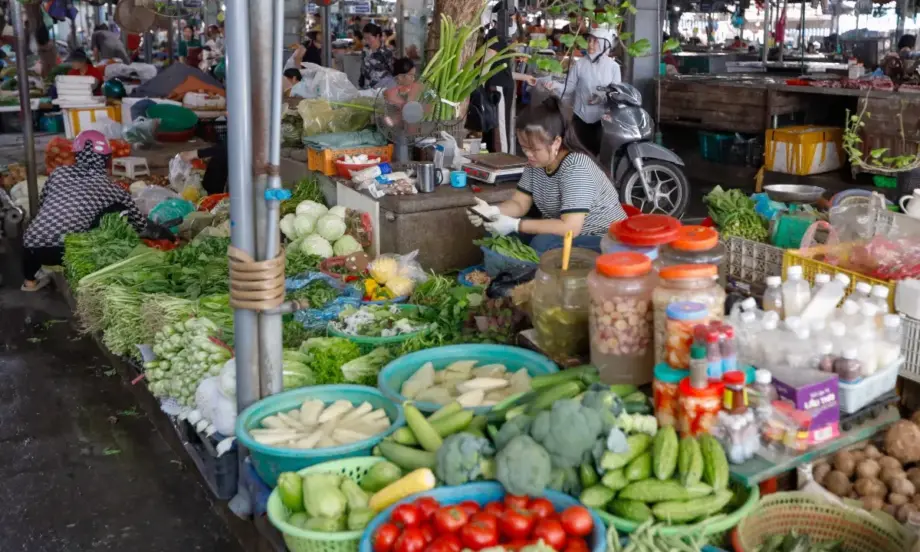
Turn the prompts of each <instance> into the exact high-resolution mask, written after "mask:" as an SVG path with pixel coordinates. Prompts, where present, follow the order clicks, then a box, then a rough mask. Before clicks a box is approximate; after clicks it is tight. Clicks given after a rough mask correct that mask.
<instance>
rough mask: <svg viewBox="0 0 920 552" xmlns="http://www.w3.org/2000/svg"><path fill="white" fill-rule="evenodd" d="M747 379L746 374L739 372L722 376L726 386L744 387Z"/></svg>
mask: <svg viewBox="0 0 920 552" xmlns="http://www.w3.org/2000/svg"><path fill="white" fill-rule="evenodd" d="M746 379H747V378H745V376H744V372H741V371H739V370H732V371H731V372H725V373H724V374H722V383H724V384H725V385H744V382H745V380H746Z"/></svg>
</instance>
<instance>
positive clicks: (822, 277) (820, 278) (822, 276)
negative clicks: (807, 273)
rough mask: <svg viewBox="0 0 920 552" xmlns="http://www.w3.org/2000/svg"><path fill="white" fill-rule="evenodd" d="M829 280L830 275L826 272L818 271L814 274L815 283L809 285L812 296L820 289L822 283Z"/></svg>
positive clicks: (822, 285)
mask: <svg viewBox="0 0 920 552" xmlns="http://www.w3.org/2000/svg"><path fill="white" fill-rule="evenodd" d="M830 281H831V275H830V274H828V273H827V272H819V273H817V274H815V284H814V285H813V286H812V287H811V295H812V297H814V295H815V294H816V293H818V292H819V291H821V288H822V287H824V285H825V284H827V283H828V282H830Z"/></svg>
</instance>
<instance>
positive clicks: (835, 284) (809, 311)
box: [802, 274, 849, 323]
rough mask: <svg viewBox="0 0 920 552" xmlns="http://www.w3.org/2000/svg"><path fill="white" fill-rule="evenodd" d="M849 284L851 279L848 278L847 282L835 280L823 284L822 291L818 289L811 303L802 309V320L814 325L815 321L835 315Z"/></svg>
mask: <svg viewBox="0 0 920 552" xmlns="http://www.w3.org/2000/svg"><path fill="white" fill-rule="evenodd" d="M825 276H826V274H825ZM844 277H846V276H844ZM848 284H849V278H847V281H846V282H844V281H843V279H837V278H834V279H833V280H832V281H829V282H826V283H825V284H823V285H822V286H821V287H820V289H819V288H817V287H816V288H815V289H816V291H815V293H814V295H812V296H811V301H809V302H808V304H807V305H806V306H805V308H804V309H802V319H803V320H805V321H806V322H808V323H812V322H814V321H815V320H826V319H828V318H830V317H831V315H832V314H834V309H836V308H837V304H838V303H840V300H841V299H843V297H844V295H846V290H847V285H848Z"/></svg>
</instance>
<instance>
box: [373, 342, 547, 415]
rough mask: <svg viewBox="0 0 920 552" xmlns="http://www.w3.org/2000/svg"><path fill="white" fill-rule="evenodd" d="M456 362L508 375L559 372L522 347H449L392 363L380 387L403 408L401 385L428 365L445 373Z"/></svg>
mask: <svg viewBox="0 0 920 552" xmlns="http://www.w3.org/2000/svg"><path fill="white" fill-rule="evenodd" d="M457 360H478V361H479V365H486V364H504V365H505V367H506V368H507V369H508V371H509V372H516V371H518V370H521V369H524V370H527V373H528V374H530V375H531V376H540V375H543V374H553V373H555V372H558V371H559V368H558V367H557V366H556V363H554V362H553V361H552V360H550V359H549V358H547V357H545V356H543V355H541V354H540V353H535V352H533V351H530V350H528V349H522V348H520V347H512V346H510V345H448V346H446V347H434V348H432V349H425V350H423V351H418V352H415V353H411V354H408V355H405V356H402V357H400V358H397V359H396V360H394V361H392V362H390V363H389V364H387V365H386V366H384V367H383V370H381V371H380V373H379V374H377V387H379V388H380V390H381V391H382V392H383V394H384V395H385V396H386V397H389V398H390V399H392V400H394V401H396V402H397V403H400V404H401V403H402V402H403V401H405V400H407V399H406V397H404V396H403V395H402V393H401V392H400V390H401V389H402V384H403V383H404V382H405V381H406V380H407V379H409V378H410V377H411V376H412V374H414V373H415V372H416V371H417V370H418V369H419V368H421V367H422V366H423V365H424V364H425V363H426V362H430V363H432V364H433V365H434V369H435V370H443V369H444V368H446V367H447V365H448V364H450V363H452V362H455V361H457ZM413 404H415V406H416V407H417V408H418V409H419V410H421V411H422V412H434V411H436V410H437V409H439V408H441V406H443V405H440V404H437V403H433V402H425V401H414V402H413ZM491 409H492V407H491V406H479V407H476V408H473V409H472V410H473V412H475V413H476V414H485V413H486V412H488V411H489V410H491Z"/></svg>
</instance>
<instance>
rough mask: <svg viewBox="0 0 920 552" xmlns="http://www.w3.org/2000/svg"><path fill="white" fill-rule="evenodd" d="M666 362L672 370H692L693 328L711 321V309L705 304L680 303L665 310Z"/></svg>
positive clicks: (673, 304)
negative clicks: (691, 347) (666, 318)
mask: <svg viewBox="0 0 920 552" xmlns="http://www.w3.org/2000/svg"><path fill="white" fill-rule="evenodd" d="M665 315H666V316H667V317H668V321H667V323H666V324H665V332H666V333H667V335H666V337H665V347H664V350H665V360H666V361H667V363H668V364H669V365H670V366H671V367H672V368H677V369H678V370H689V369H690V346H691V345H693V328H694V327H695V326H696V325H698V324H705V323H706V322H708V321H709V308H708V307H707V306H706V305H704V304H703V303H696V302H694V301H679V302H677V303H671V304H670V305H668V306H667V308H666V309H665Z"/></svg>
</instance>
